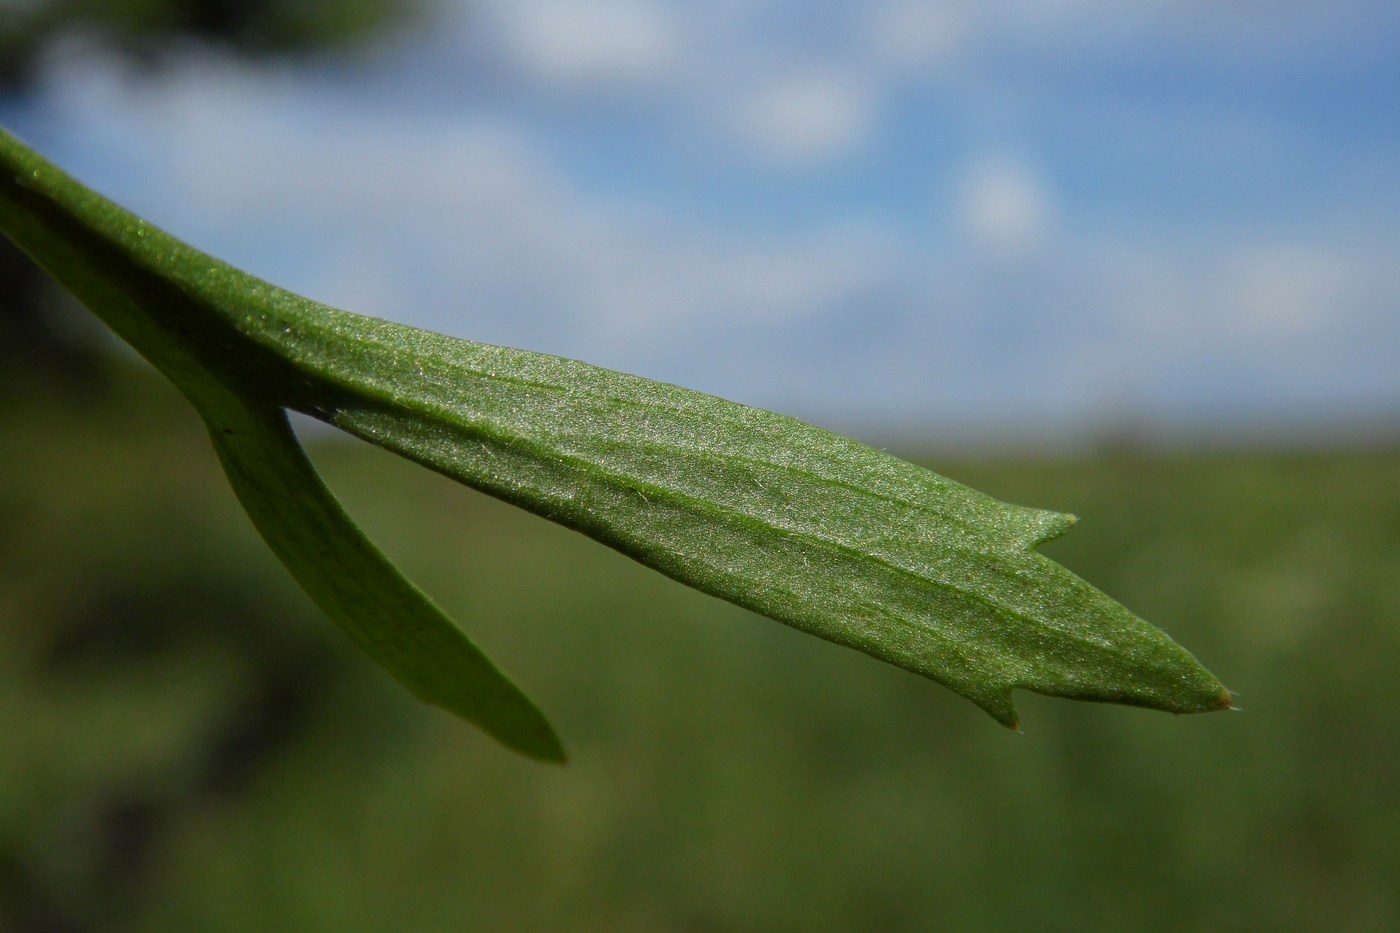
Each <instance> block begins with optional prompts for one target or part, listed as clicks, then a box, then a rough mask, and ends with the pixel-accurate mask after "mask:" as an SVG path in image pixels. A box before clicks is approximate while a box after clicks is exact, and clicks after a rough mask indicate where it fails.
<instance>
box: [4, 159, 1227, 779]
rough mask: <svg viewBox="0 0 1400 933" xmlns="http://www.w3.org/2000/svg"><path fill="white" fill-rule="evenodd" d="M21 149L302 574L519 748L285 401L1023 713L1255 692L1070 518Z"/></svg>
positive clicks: (104, 302) (665, 567)
mask: <svg viewBox="0 0 1400 933" xmlns="http://www.w3.org/2000/svg"><path fill="white" fill-rule="evenodd" d="M0 170H2V171H3V177H0V228H3V229H4V231H5V232H6V233H7V234H9V235H10V236H11V237H12V238H13V239H14V240H15V241H16V242H17V243H18V244H19V245H20V246H21V247H22V248H24V249H26V250H27V251H28V252H29V253H30V254H31V255H33V256H34V257H35V259H37V260H38V261H39V262H40V263H41V264H43V265H44V266H45V267H46V268H47V269H48V270H49V271H50V272H51V273H52V274H53V275H54V276H55V277H56V278H57V279H58V280H59V281H60V282H62V283H63V284H64V285H66V286H67V287H68V288H69V289H70V290H72V291H73V292H74V293H75V294H77V295H78V297H79V298H80V299H82V300H83V301H84V302H85V303H86V304H87V305H88V307H89V308H91V309H92V310H93V311H94V312H95V313H96V314H98V316H99V317H101V318H102V319H103V320H104V321H106V322H107V323H108V325H109V326H111V327H112V328H113V329H114V330H116V331H117V332H118V333H119V334H120V335H121V336H122V337H123V338H124V339H126V340H127V341H128V342H130V343H131V344H132V345H133V346H134V347H135V348H136V349H137V350H138V351H139V352H141V353H142V354H143V355H145V356H146V357H147V359H149V360H150V361H151V362H152V363H153V364H155V365H156V366H157V367H158V368H159V369H161V370H162V371H163V372H164V373H165V374H166V375H167V376H168V377H169V378H171V379H172V380H173V381H174V382H175V383H176V385H178V386H180V388H181V389H182V390H183V391H184V392H185V394H186V396H188V397H189V398H190V399H191V401H192V402H193V403H194V404H195V406H196V407H197V408H198V409H199V410H200V411H201V413H202V414H203V415H204V417H205V420H206V421H207V422H209V424H210V426H211V432H212V434H213V436H214V441H215V446H216V448H217V449H218V451H219V454H220V457H221V459H222V461H223V463H224V466H225V469H226V470H227V471H228V473H229V476H230V479H231V481H232V482H233V485H234V488H235V490H236V491H237V492H238V495H239V498H240V499H241V500H242V502H243V504H244V507H245V508H246V509H247V510H248V512H249V514H250V516H252V518H253V520H254V523H255V524H256V525H257V526H258V528H259V530H260V531H261V532H262V534H263V536H264V537H265V538H266V539H267V540H268V543H269V544H270V545H271V547H272V549H273V550H274V551H275V552H276V553H277V554H278V556H279V557H280V558H281V559H282V560H283V562H284V563H285V564H286V565H287V566H288V568H289V569H290V570H291V571H292V573H293V574H294V575H295V576H296V578H297V579H298V581H299V582H301V584H302V586H303V587H305V588H306V589H307V591H308V592H309V593H310V594H311V595H312V596H313V598H315V599H316V601H317V602H318V603H319V604H320V605H321V606H322V607H323V608H324V609H325V610H326V611H327V612H328V614H330V615H331V616H332V617H333V618H335V619H336V620H337V621H338V622H339V623H340V624H341V626H342V627H343V628H345V630H346V631H347V632H348V633H349V634H350V635H351V637H352V638H354V639H355V640H356V642H357V643H358V644H360V646H361V647H362V648H364V649H365V650H366V651H367V652H368V653H369V654H370V655H371V656H372V657H374V658H375V659H376V660H377V661H378V662H379V663H380V664H382V665H384V666H385V667H386V668H388V669H389V670H390V671H391V672H392V673H394V674H395V676H396V677H399V679H400V680H402V681H403V682H404V683H405V684H407V685H408V686H409V687H410V689H413V690H414V692H415V693H417V694H418V695H419V696H421V697H423V698H424V699H428V700H430V701H432V702H436V703H439V704H440V705H443V706H446V707H448V708H450V709H453V710H454V711H456V712H458V713H459V714H461V715H463V716H464V717H465V718H468V719H470V720H472V721H474V722H477V723H478V724H479V725H481V726H482V727H483V728H485V729H487V731H488V732H491V733H492V734H493V735H496V736H497V737H498V738H500V739H501V740H502V741H504V742H506V743H507V744H509V745H512V746H514V747H517V748H520V749H521V750H524V751H527V752H528V753H531V754H535V755H538V756H540V757H556V756H557V753H558V745H557V742H556V741H555V740H554V737H553V734H552V733H551V732H549V729H548V726H547V725H546V724H545V723H544V720H543V718H542V717H540V716H539V714H538V712H537V711H536V710H535V708H534V707H533V705H531V704H530V703H529V701H528V700H526V699H525V698H524V697H523V696H522V695H520V694H519V693H518V691H516V690H515V688H514V687H513V686H511V685H510V683H509V681H508V680H506V679H505V678H504V676H502V675H501V674H500V673H499V672H498V671H496V669H495V668H494V667H492V666H491V665H490V663H489V662H488V661H486V659H485V658H484V657H483V656H482V655H481V654H480V653H479V652H478V651H477V650H476V649H475V648H474V647H472V646H471V644H470V642H468V641H467V640H466V638H465V636H461V635H460V632H457V630H456V629H455V627H453V626H451V624H450V623H449V622H448V621H447V620H446V619H445V618H443V617H442V616H441V613H439V612H438V611H437V610H436V609H435V608H433V607H432V606H431V604H430V603H428V602H427V600H426V598H425V597H423V596H422V595H421V594H420V593H418V592H417V591H416V590H414V589H413V588H412V586H411V585H410V584H408V583H407V582H406V581H404V580H403V579H402V578H401V577H400V576H398V574H397V572H396V571H394V570H393V568H392V567H390V566H389V565H388V563H387V561H385V559H384V558H383V557H382V555H379V554H378V552H377V551H375V550H374V549H373V547H372V546H371V545H370V544H369V543H368V542H367V541H365V540H364V538H363V536H362V535H360V533H359V531H358V529H356V528H355V527H354V525H353V524H352V523H351V522H350V521H349V519H348V518H347V517H345V516H344V515H343V513H342V512H340V510H339V507H338V506H337V505H336V504H335V503H334V500H333V499H332V498H331V497H330V495H329V493H328V492H327V491H326V490H325V488H324V486H323V485H322V484H321V483H320V481H319V478H317V477H316V475H315V473H314V471H313V470H312V468H311V466H310V464H309V462H307V461H306V459H305V456H304V454H302V452H301V450H300V448H299V447H298V446H297V444H296V440H295V438H294V437H293V436H292V435H291V433H290V429H288V428H287V427H286V424H285V419H284V418H283V416H282V414H281V410H282V409H284V408H289V409H294V410H297V411H301V412H304V413H306V414H308V415H311V416H313V417H316V418H320V419H322V420H324V421H326V422H328V423H330V424H333V425H335V426H337V427H339V428H341V429H343V430H345V431H347V432H349V433H351V434H354V435H356V436H359V437H362V438H364V439H366V440H368V441H370V442H372V443H375V444H378V445H380V446H382V447H385V448H387V449H389V450H392V451H395V452H397V453H399V454H402V455H403V456H405V457H408V458H410V459H412V460H415V461H417V462H418V463H421V464H423V465H425V466H427V467H429V468H431V469H433V470H436V471H438V472H440V473H443V474H445V475H447V476H450V477H452V478H454V479H457V480H459V481H461V482H463V483H465V484H467V485H470V486H473V487H475V488H477V489H481V490H484V491H486V492H488V493H490V494H492V495H495V496H498V497H500V498H502V499H505V500H507V501H509V502H512V503H514V504H516V505H519V506H521V507H523V508H526V509H529V510H530V511H532V512H536V513H538V514H540V515H543V516H544V517H546V518H549V519H551V520H553V521H556V522H559V523H561V524H563V525H567V526H568V527H571V528H575V529H577V530H579V531H582V532H584V533H585V534H588V535H590V536H592V537H594V538H596V539H598V540H599V541H602V542H604V543H605V544H608V545H610V546H612V547H614V548H617V549H618V550H620V551H622V552H624V553H626V554H628V555H630V556H632V557H634V558H635V559H637V560H639V561H641V562H642V563H644V564H647V565H648V566H651V567H654V568H656V569H657V570H660V571H661V572H663V573H665V574H667V575H669V576H671V577H674V578H675V579H677V580H680V581H681V582H683V583H686V584H689V585H690V586H693V587H696V588H697V589H700V590H702V591H704V592H707V593H711V594H713V595H715V596H719V597H721V598H723V599H727V600H730V601H732V602H735V603H738V604H739V605H742V606H747V607H749V608H751V609H753V610H755V611H757V612H760V613H763V614H764V615H767V616H770V617H772V618H774V619H777V620H779V621H781V622H785V623H787V624H789V625H792V626H794V627H796V628H799V629H802V630H803V631H806V632H810V633H811V634H814V635H817V636H819V637H821V638H825V639H828V640H830V641H833V642H837V643H839V644H843V645H847V646H850V647H853V648H856V649H859V650H861V651H864V652H866V653H868V654H870V655H873V656H875V657H878V658H881V659H884V660H886V661H889V662H891V663H893V664H897V665H899V666H900V667H904V668H906V669H908V670H911V671H914V672H916V673H919V674H922V675H924V676H927V677H930V678H932V679H934V680H937V681H939V682H941V683H943V684H945V685H947V686H949V687H951V688H952V689H954V690H956V691H958V692H959V693H961V694H963V695H964V696H966V697H968V698H969V699H971V700H972V701H973V702H975V703H977V704H978V705H980V706H981V707H982V708H983V709H985V710H987V711H988V712H989V713H990V714H991V715H993V716H994V717H996V719H997V720H999V721H1000V722H1002V723H1004V724H1006V725H1008V726H1013V727H1014V726H1015V725H1016V724H1017V718H1016V712H1015V708H1014V706H1013V705H1012V701H1011V691H1012V690H1013V689H1016V688H1021V689H1026V690H1032V691H1036V692H1039V693H1044V694H1050V695H1054V696H1064V697H1073V698H1077V699H1085V700H1100V701H1108V702H1116V703H1127V704H1133V705H1140V706H1148V707H1155V708H1158V709H1164V710H1168V711H1171V712H1176V713H1190V712H1203V711H1207V710H1214V709H1223V708H1228V707H1229V706H1230V698H1229V693H1228V692H1227V691H1226V690H1225V689H1224V688H1223V687H1222V686H1221V684H1220V683H1219V682H1218V681H1217V680H1216V679H1215V678H1214V677H1213V676H1211V675H1210V674H1209V673H1208V672H1207V671H1206V670H1205V669H1204V668H1202V667H1201V666H1200V665H1199V664H1198V663H1197V662H1196V661H1195V659H1194V658H1192V657H1191V655H1190V654H1188V653H1187V652H1186V651H1185V650H1183V649H1182V648H1181V647H1179V646H1178V645H1177V644H1176V643H1174V642H1173V641H1172V640H1171V639H1169V638H1168V637H1167V636H1166V635H1165V634H1163V633H1162V632H1160V631H1158V630H1157V629H1155V628H1153V627H1152V626H1150V625H1148V624H1147V623H1146V622H1143V621H1142V620H1141V619H1138V618H1137V617H1136V616H1134V615H1133V614H1132V613H1130V612H1129V611H1128V610H1127V609H1125V608H1124V607H1122V606H1121V605H1119V604H1118V603H1116V602H1114V601H1113V600H1112V599H1110V598H1109V597H1107V596H1106V595H1104V594H1103V593H1101V592H1099V591H1098V590H1096V589H1094V588H1093V587H1092V586H1090V585H1089V584H1087V583H1085V582H1084V581H1083V580H1081V579H1080V578H1079V577H1077V576H1075V575H1074V574H1072V573H1070V572H1069V571H1068V570H1066V569H1064V568H1063V567H1060V566H1059V565H1057V564H1055V563H1054V562H1052V561H1050V560H1049V559H1048V558H1045V557H1043V556H1041V555H1040V554H1038V553H1036V552H1035V550H1034V547H1035V546H1036V545H1038V544H1040V543H1042V542H1044V541H1046V540H1049V539H1050V538H1053V537H1055V536H1057V535H1059V534H1062V533H1063V532H1064V531H1066V530H1067V529H1068V528H1069V527H1070V525H1071V524H1072V523H1073V519H1072V518H1071V517H1069V516H1065V515H1060V514H1057V513H1053V512H1044V511H1039V510H1035V509H1026V508H1021V507H1018V506H1011V505H1006V504H1004V503H1001V502H998V501H996V500H994V499H991V498H989V497H987V496H985V495H982V494H981V493H978V492H975V491H974V490H971V489H968V488H967V487H965V486H961V485H959V484H957V483H955V482H952V481H951V480H948V479H945V478H943V477H941V476H938V475H936V474H934V473H932V472H930V471H928V470H925V469H923V468H921V467H918V466H915V465H913V464H910V463H907V462H905V461H903V460H899V459H897V458H894V457H891V456H889V455H887V454H885V453H882V452H880V451H877V450H874V449H872V448H869V447H866V446H864V445H861V444H858V443H856V442H854V441H851V440H847V439H846V438H842V437H839V436H837V435H834V434H831V433H829V432H826V431H823V430H821V429H818V428H815V427H812V426H810V425H807V424H804V423H802V422H799V421H796V420H794V419H791V418H787V417H784V416H782V415H776V414H773V413H771V412H766V411H760V410H758V409H754V408H749V407H746V406H743V405H737V404H734V403H732V402H728V401H725V400H723V399H719V398H715V397H712V396H707V395H703V394H700V393H697V392H692V391H689V390H687V389H681V388H678V387H675V386H670V385H665V384H662V383H657V382H652V381H649V380H646V379H640V378H637V377H634V376H628V375H625V374H622V373H617V372H612V371H609V370H604V369H599V368H597V367H594V366H589V365H587V364H584V363H579V362H575V361H572V360H566V359H560V358H558V357H551V356H545V355H543V354H538V353H530V352H526V351H521V350H512V349H506V348H502V347H494V346H488V345H484V344H479V343H473V342H471V341H466V340H458V339H454V338H450V337H444V336H441V335H438V334H432V333H428V332H425V331H421V330H417V329H414V328H411V327H406V326H403V325H400V324H394V323H390V322H387V321H382V320H376V319H372V318H366V317H361V316H359V315H354V314H349V313H346V312H343V311H338V310H335V309H333V308H328V307H326V306H324V305H320V304H317V303H315V302H312V301H308V300H307V299H304V298H300V297H298V296H296V295H293V294H291V293H289V292H286V291H283V290H281V289H278V288H276V287H274V286H272V285H269V284H267V283H265V282H262V281H260V280H258V279H256V278H254V277H252V276H249V275H247V274H245V273H243V272H240V271H238V270H236V269H234V268H232V267H230V266H228V265H226V264H224V263H221V262H219V261H218V260H215V259H213V258H211V257H209V256H206V255H204V254H203V253H200V252H198V251H197V250H194V249H192V248H191V247H189V246H186V245H185V244H183V243H181V242H179V241H177V240H175V239H173V238H172V237H170V236H168V235H166V234H164V233H162V232H161V231H159V230H157V229H155V228H154V227H151V226H149V225H147V224H145V223H144V222H142V221H141V220H139V219H138V218H136V217H134V216H132V215H131V214H129V213H127V212H126V211H124V210H122V209H121V208H119V207H117V206H116V205H114V204H112V203H111V202H109V201H107V200H105V199H103V198H101V197H100V196H98V195H96V194H94V193H93V192H91V191H89V190H87V189H86V188H83V187H82V186H81V185H79V184H78V183H77V182H75V181H73V180H72V179H71V178H68V177H67V176H65V175H63V174H62V173H61V172H59V171H58V170H57V169H56V168H54V167H53V166H51V165H50V164H48V163H47V162H45V161H43V160H42V159H41V158H40V157H38V156H37V155H35V154H34V153H33V152H32V151H30V150H28V149H27V148H26V147H24V146H23V145H22V144H21V143H19V142H18V141H17V140H15V139H14V138H13V137H11V136H9V135H7V134H3V131H0ZM235 423H236V424H239V425H241V426H242V428H241V429H235V430H234V433H232V434H230V433H227V430H225V429H226V428H228V427H231V426H232V425H233V424H235ZM352 580H353V583H351V582H350V581H352ZM419 626H421V628H420V627H419ZM449 629H450V630H451V631H452V632H456V636H460V637H455V636H449V635H447V634H446V633H447V631H448V630H449ZM412 632H425V633H430V634H427V635H424V636H423V637H416V636H414V637H410V636H409V635H408V634H407V633H412ZM444 646H450V647H444Z"/></svg>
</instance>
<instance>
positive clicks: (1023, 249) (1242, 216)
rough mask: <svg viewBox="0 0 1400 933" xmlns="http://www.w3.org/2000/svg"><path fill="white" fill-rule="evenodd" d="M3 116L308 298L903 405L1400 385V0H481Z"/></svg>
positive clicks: (105, 63) (21, 106)
mask: <svg viewBox="0 0 1400 933" xmlns="http://www.w3.org/2000/svg"><path fill="white" fill-rule="evenodd" d="M0 119H3V120H4V121H5V122H7V123H8V124H9V125H10V126H11V127H12V128H13V129H14V130H16V131H17V132H19V133H20V134H21V135H22V136H25V137H26V138H28V139H29V140H30V141H31V142H33V143H35V144H36V145H38V146H40V147H41V148H42V149H44V150H45V151H46V152H47V153H48V154H49V155H50V156H51V157H53V158H55V159H56V160H57V161H59V162H60V163H61V164H63V165H65V166H66V167H68V168H69V170H70V171H73V172H74V173H75V174H77V175H79V177H81V178H83V179H84V180H85V181H87V182H88V183H90V184H92V185H94V186H95V187H98V188H100V189H101V190H103V191H105V192H106V193H108V194H110V195H112V196H114V197H116V198H117V199H118V200H120V201H122V202H123V203H125V204H126V205H127V206H129V207H131V208H133V209H134V210H137V211H138V212H139V213H142V214H144V215H145V216H147V217H148V218H149V219H151V220H153V221H155V222H156V223H159V224H161V225H163V226H165V227H166V228H167V229H169V230H171V231H172V232H174V233H176V234H177V235H180V236H183V237H185V238H186V239H188V240H190V241H191V242H193V243H194V244H196V245H197V246H200V247H201V248H204V249H206V250H208V251H210V252H213V253H216V254H218V255H220V256H222V257H224V258H226V259H229V260H230V261H233V262H235V263H237V264H240V265H242V266H244V267H246V268H249V269H250V270H252V271H254V272H256V273H258V274H260V275H262V276H264V277H266V278H269V279H271V280H272V281H274V282H276V283H278V284H280V285H284V286H286V287H289V288H292V289H293V290H295V291H299V292H301V293H303V294H307V295H309V296H311V297H314V298H317V299H320V300H322V301H326V302H328V303H331V304H335V305H338V306H341V307H345V308H347V309H349V310H355V311H361V312H364V313H368V314H374V315H377V316H382V317H389V318H393V319H396V320H400V321H405V322H408V323H412V324H416V325H419V326H423V327H428V328H432V329H434V330H439V331H445V332H447V333H452V334H456V335H459V336H464V337H471V338H473V339H479V340H485V341H488V342H493V343H503V344H509V345H513V346H522V347H528V348H531V349H537V350H544V351H548V352H552V353H558V354H561V355H565V356H570V357H575V358H580V359H585V360H588V361H589V362H593V363H598V364H600V365H605V366H610V367H614V368H618V369H624V370H627V371H630V372H636V373H640V374H642V375H646V376H650V377H653V378H658V379H663V380H666V381H670V382H677V383H680V384H683V385H687V386H690V387H692V388H698V389H702V390H705V391H710V392H714V393H716V394H720V395H723V396H725V397H728V398H733V399H736V400H740V401H745V402H749V403H751V404H756V405H760V406H763V407H768V408H774V409H778V410H782V411H785V412H788V413H792V414H797V415H799V416H802V417H805V418H807V419H808V420H813V421H816V422H817V423H820V424H823V425H826V426H829V427H834V428H837V429H839V430H843V431H848V432H851V433H855V434H856V435H857V436H860V437H862V438H863V439H866V440H878V439H879V438H880V437H881V436H882V435H883V434H887V433H888V432H890V431H892V430H895V429H898V430H900V431H904V432H917V433H918V434H919V435H921V436H924V437H928V438H930V439H931V440H933V441H934V442H936V441H937V439H938V438H940V437H955V436H961V435H963V434H965V433H966V432H968V431H970V430H971V431H975V432H976V433H978V434H980V435H984V436H986V435H989V436H993V437H996V436H1004V437H1010V436H1018V435H1019V436H1025V437H1037V438H1041V439H1044V438H1049V437H1055V436H1060V437H1077V436H1082V435H1084V434H1085V433H1086V432H1088V433H1091V434H1092V433H1093V432H1095V431H1099V430H1103V429H1105V428H1123V427H1131V428H1133V429H1135V430H1141V431H1144V432H1147V433H1151V432H1152V431H1154V430H1158V429H1162V430H1175V429H1180V428H1190V427H1192V426H1202V425H1204V426H1209V427H1212V428H1215V429H1219V428H1221V427H1227V428H1231V429H1235V428H1238V429H1240V430H1248V429H1249V428H1250V426H1252V425H1253V426H1257V425H1259V424H1267V425H1269V426H1271V427H1277V426H1280V425H1289V424H1296V425H1299V426H1301V427H1303V428H1307V427H1309V426H1314V427H1329V426H1335V425H1337V424H1339V423H1346V422H1349V421H1352V420H1366V419H1375V418H1381V419H1386V420H1388V423H1390V424H1392V425H1393V424H1394V423H1395V422H1396V420H1397V419H1400V262H1397V258H1400V6H1397V5H1396V4H1394V3H1393V2H1385V3H1383V2H1367V0H1355V2H1342V3H1336V2H1333V3H1307V2H1291V3H1290V2H1285V3H1277V4H1268V5H1263V4H1201V3H1194V2H1184V0H1175V2H1173V0H1157V2H1142V3H1137V4H1132V5H1124V4H1117V3H1108V2H1101V0H1064V2H1053V0H1042V2H1011V3H1007V4H1001V5H996V6H991V5H985V4H978V3H973V2H963V0H954V2H914V0H867V2H863V3H854V2H836V0H828V2H806V3H781V2H775V3H764V4H759V3H751V2H745V0H719V2H715V3H711V4H703V5H702V4H681V3H670V2H664V0H600V2H592V3H589V2H578V0H515V2H505V0H478V2H475V3H472V4H469V5H454V4H450V3H449V4H446V5H443V6H441V7H439V8H438V9H437V11H436V12H435V13H434V14H433V15H432V16H430V17H429V18H428V19H427V20H426V21H425V22H424V23H423V24H422V25H420V27H418V28H417V29H415V30H407V31H405V32H404V33H403V34H402V35H399V36H397V37H395V38H394V39H393V41H391V42H388V43H386V44H385V46H384V47H383V48H382V49H381V50H379V51H378V52H377V53H376V54H375V55H374V56H372V57H371V58H370V59H369V60H367V61H364V62H361V63H359V64H357V65H355V66H354V67H349V68H347V67H344V66H339V67H336V66H331V65H327V64H324V63H322V64H311V65H308V64H303V65H298V66H290V65H287V64H261V65H257V64H249V63H246V62H240V61H235V60H232V59H229V58H225V57H222V56H220V55H218V54H216V53H213V52H210V51H208V50H199V49H193V48H192V49H190V50H188V51H187V52H186V53H185V54H183V55H181V56H179V57H178V58H177V59H176V60H175V61H174V62H173V63H172V64H171V66H170V67H168V68H166V69H164V70H162V71H159V72H156V73H154V74H151V73H138V72H135V71H132V70H130V69H129V68H127V67H126V66H125V65H124V64H123V63H122V62H121V61H120V60H118V59H116V58H114V57H113V56H111V55H110V54H107V53H106V52H104V51H103V50H102V49H101V48H100V47H98V46H97V45H95V44H94V43H92V42H90V41H86V40H84V39H83V38H82V37H74V39H73V40H72V41H70V42H66V43H64V44H62V45H61V46H60V47H59V48H57V49H55V50H54V52H53V54H52V55H51V56H50V58H49V61H48V64H47V66H46V68H45V70H44V77H43V80H42V81H41V82H40V85H39V87H38V89H37V92H36V93H33V94H31V95H30V96H29V97H27V98H26V99H24V100H22V101H19V100H17V101H10V102H8V103H5V104H3V106H0Z"/></svg>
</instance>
